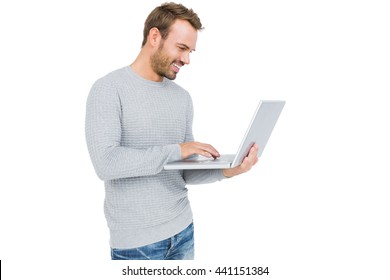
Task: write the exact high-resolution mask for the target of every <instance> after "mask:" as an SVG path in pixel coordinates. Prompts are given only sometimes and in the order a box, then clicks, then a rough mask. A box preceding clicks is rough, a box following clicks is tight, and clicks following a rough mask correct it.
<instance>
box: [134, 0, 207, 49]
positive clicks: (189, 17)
mask: <svg viewBox="0 0 390 280" xmlns="http://www.w3.org/2000/svg"><path fill="white" fill-rule="evenodd" d="M177 19H181V20H186V21H188V22H189V23H190V24H191V26H192V27H193V28H194V29H195V30H202V29H203V27H202V23H201V22H200V19H199V17H198V15H197V14H196V13H195V12H194V11H193V10H192V9H188V8H186V7H184V6H183V5H182V4H176V3H172V2H170V3H164V4H162V5H161V6H159V7H157V8H155V9H154V10H153V11H152V12H151V13H150V14H149V16H148V17H147V19H146V21H145V25H144V39H143V41H142V47H143V46H144V45H145V43H146V40H147V38H148V35H149V31H150V29H152V28H153V27H155V28H157V29H158V30H159V31H160V34H161V37H162V38H163V39H164V40H165V39H166V38H167V37H168V34H169V31H170V28H171V26H172V25H173V23H174V22H175V21H176V20H177Z"/></svg>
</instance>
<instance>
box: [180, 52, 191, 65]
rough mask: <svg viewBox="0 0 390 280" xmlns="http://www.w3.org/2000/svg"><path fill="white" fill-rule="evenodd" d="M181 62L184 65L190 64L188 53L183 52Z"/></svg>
mask: <svg viewBox="0 0 390 280" xmlns="http://www.w3.org/2000/svg"><path fill="white" fill-rule="evenodd" d="M181 61H182V62H183V63H184V64H190V53H189V52H184V53H183V54H182V56H181Z"/></svg>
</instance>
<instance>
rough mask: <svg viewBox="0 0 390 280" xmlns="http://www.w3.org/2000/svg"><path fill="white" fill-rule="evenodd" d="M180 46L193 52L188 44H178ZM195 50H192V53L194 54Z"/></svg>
mask: <svg viewBox="0 0 390 280" xmlns="http://www.w3.org/2000/svg"><path fill="white" fill-rule="evenodd" d="M177 45H178V46H181V47H184V48H186V49H187V50H191V48H190V47H189V46H187V45H186V44H183V43H177ZM194 51H195V49H192V50H191V52H194Z"/></svg>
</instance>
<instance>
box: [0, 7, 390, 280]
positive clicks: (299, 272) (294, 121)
mask: <svg viewBox="0 0 390 280" xmlns="http://www.w3.org/2000/svg"><path fill="white" fill-rule="evenodd" d="M386 2H387V1H346V0H338V1H332V0H330V1H303V0H299V1H247V0H241V1H189V0H188V1H182V3H183V4H185V5H186V6H188V7H192V8H193V9H194V10H195V11H196V12H197V13H198V15H199V16H200V18H201V20H202V22H203V24H204V26H205V27H206V29H205V30H204V31H202V32H201V33H200V34H199V38H198V44H197V50H196V52H195V53H194V54H193V55H192V57H191V64H190V65H189V66H186V67H184V68H182V70H181V72H180V74H179V77H178V78H177V80H176V81H177V83H179V84H180V85H182V86H183V87H184V88H186V89H187V90H189V91H190V93H191V95H192V97H193V101H194V106H195V121H194V132H195V137H196V138H197V140H199V141H203V142H209V143H211V144H213V145H214V146H215V147H216V148H217V149H219V151H220V152H228V153H233V152H235V150H236V149H237V147H238V144H239V142H240V140H241V137H242V135H243V132H244V131H245V129H246V126H247V124H248V122H249V119H250V117H251V116H252V113H253V111H254V109H255V107H256V104H257V102H258V100H260V99H285V100H286V101H287V103H286V106H285V109H284V111H283V112H282V115H281V117H280V119H279V122H278V123H277V126H276V127H275V130H274V132H273V134H272V136H271V139H270V142H269V143H268V145H267V148H266V150H265V152H264V154H263V157H262V158H261V160H260V162H259V164H258V165H257V166H256V167H255V168H254V169H253V170H252V171H251V172H250V173H247V174H245V175H243V176H240V177H237V178H234V179H231V180H224V181H223V182H218V183H216V184H212V185H203V186H189V190H190V193H189V195H190V200H191V203H192V207H193V211H194V219H195V227H196V259H197V261H195V262H191V263H189V264H188V263H187V264H186V265H189V266H190V267H206V268H209V269H215V268H216V267H218V266H219V265H221V266H229V265H233V266H249V265H250V266H252V265H255V266H269V268H270V275H269V276H268V277H264V278H265V279H267V278H268V279H389V277H390V271H389V269H388V267H389V263H390V253H389V252H390V238H389V236H390V226H389V215H390V203H389V198H390V194H389V190H388V189H389V187H390V179H389V175H388V172H389V169H390V148H389V143H390V133H389V120H390V110H389V107H390V103H389V100H390V99H389V98H388V95H389V93H390V80H389V77H390V66H389V65H390V52H389V50H390V36H389V35H390V17H389V14H390V9H389V7H388V5H387V3H386ZM160 3H161V1H137V2H135V1H124V0H122V1H42V0H38V1H12V2H11V1H8V3H7V2H6V1H2V2H1V4H0V26H1V27H0V28H1V35H0V36H1V38H0V40H1V44H0V48H1V51H0V67H1V73H0V74H1V82H0V94H1V95H0V122H1V135H2V136H1V137H0V141H1V145H0V160H1V174H2V175H1V183H0V185H1V189H0V192H1V193H0V226H1V230H0V259H1V260H2V274H3V276H4V278H5V279H103V278H105V279H108V278H109V279H125V278H126V277H124V276H121V275H120V274H121V268H122V267H124V266H125V265H127V264H128V263H121V262H119V263H115V264H113V262H111V261H110V260H109V259H110V256H109V245H108V238H109V236H108V229H107V226H106V222H105V219H104V215H103V199H104V188H103V182H101V181H99V180H98V179H97V177H96V175H95V173H94V170H93V168H92V164H91V162H90V159H89V156H88V152H87V149H86V144H85V138H84V117H85V102H86V98H87V95H88V92H89V89H90V87H91V85H92V84H93V82H94V81H95V80H96V79H97V78H99V77H101V76H103V75H105V74H107V73H108V72H110V71H112V70H115V69H118V68H120V67H123V66H125V65H128V64H130V63H131V62H132V61H133V59H134V58H135V57H136V55H137V54H138V51H139V49H140V45H141V41H142V29H143V22H144V20H145V18H146V16H147V15H148V14H149V12H150V11H151V10H152V9H153V8H154V7H155V6H157V5H159V4H160ZM148 264H149V263H146V265H148ZM169 264H170V265H172V263H169ZM155 265H156V266H157V265H158V264H155ZM175 265H176V264H175ZM209 277H212V276H209ZM237 277H238V276H236V278H237ZM183 278H185V277H182V279H183ZM203 278H204V279H206V277H203ZM215 278H217V279H218V278H221V277H215ZM239 278H240V279H241V277H239ZM142 279H146V278H145V277H144V278H142ZM199 279H202V278H199ZM208 279H209V278H208Z"/></svg>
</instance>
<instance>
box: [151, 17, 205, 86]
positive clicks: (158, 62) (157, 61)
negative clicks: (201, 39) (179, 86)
mask: <svg viewBox="0 0 390 280" xmlns="http://www.w3.org/2000/svg"><path fill="white" fill-rule="evenodd" d="M197 36H198V32H197V30H196V29H195V28H193V27H192V26H191V24H190V23H189V22H188V21H185V20H176V21H175V23H174V24H173V25H172V26H171V29H170V32H169V34H168V37H167V38H166V40H161V42H160V45H159V48H158V50H156V52H155V53H154V54H153V55H152V57H151V66H152V69H153V71H154V72H155V73H156V74H158V75H159V76H161V77H166V78H168V79H170V80H174V79H176V75H177V73H179V71H180V68H181V67H182V66H184V65H185V64H189V63H190V53H191V52H192V51H194V50H195V47H196V40H197Z"/></svg>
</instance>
